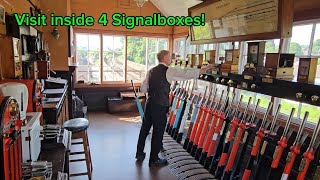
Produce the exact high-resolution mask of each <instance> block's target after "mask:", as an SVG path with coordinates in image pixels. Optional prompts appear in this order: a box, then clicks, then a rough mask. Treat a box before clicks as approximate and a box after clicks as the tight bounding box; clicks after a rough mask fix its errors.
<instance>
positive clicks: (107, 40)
mask: <svg viewBox="0 0 320 180" xmlns="http://www.w3.org/2000/svg"><path fill="white" fill-rule="evenodd" d="M124 62H125V37H117V36H103V81H124Z"/></svg>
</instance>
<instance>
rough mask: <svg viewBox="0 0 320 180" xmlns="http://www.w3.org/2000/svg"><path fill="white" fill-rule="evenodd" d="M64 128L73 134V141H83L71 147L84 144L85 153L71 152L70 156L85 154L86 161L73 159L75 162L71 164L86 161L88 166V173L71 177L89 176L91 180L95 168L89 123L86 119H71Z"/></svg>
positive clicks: (73, 143)
mask: <svg viewBox="0 0 320 180" xmlns="http://www.w3.org/2000/svg"><path fill="white" fill-rule="evenodd" d="M63 126H64V128H65V129H66V130H68V131H71V132H72V139H82V141H81V142H72V143H71V145H75V144H83V148H84V151H81V152H70V156H71V155H79V154H84V155H85V159H73V160H70V161H69V162H79V161H86V166H87V172H85V173H77V174H70V177H72V176H84V175H88V177H89V179H90V180H91V174H92V169H93V167H92V161H91V154H90V147H89V140H88V134H87V129H88V127H89V121H88V120H87V119H85V118H75V119H70V120H68V121H66V122H65V123H64V124H63Z"/></svg>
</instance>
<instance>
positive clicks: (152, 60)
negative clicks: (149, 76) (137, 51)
mask: <svg viewBox="0 0 320 180" xmlns="http://www.w3.org/2000/svg"><path fill="white" fill-rule="evenodd" d="M146 46H147V47H148V49H147V59H148V63H147V64H148V70H150V69H151V68H153V67H154V66H155V65H157V63H158V62H157V61H158V60H157V53H158V52H159V51H160V49H159V44H158V39H157V38H147V45H146Z"/></svg>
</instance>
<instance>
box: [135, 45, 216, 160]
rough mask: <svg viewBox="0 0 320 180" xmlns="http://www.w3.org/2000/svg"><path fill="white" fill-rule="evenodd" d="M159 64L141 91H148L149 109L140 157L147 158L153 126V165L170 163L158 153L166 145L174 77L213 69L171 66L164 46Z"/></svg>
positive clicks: (184, 77)
mask: <svg viewBox="0 0 320 180" xmlns="http://www.w3.org/2000/svg"><path fill="white" fill-rule="evenodd" d="M157 58H158V61H159V65H157V66H156V67H154V68H152V69H151V70H150V71H149V72H148V73H147V76H146V79H145V80H144V81H143V83H142V85H141V88H140V89H141V92H143V93H148V98H147V101H146V105H145V113H144V117H143V120H142V126H141V129H140V134H139V139H138V144H137V152H136V158H137V160H143V159H144V158H145V156H146V153H145V152H144V146H145V141H146V138H147V136H148V134H149V131H150V128H151V126H153V132H152V140H151V152H150V159H149V166H162V165H167V160H165V159H160V158H159V156H158V154H159V152H160V149H161V147H162V139H163V134H164V131H165V127H166V123H167V113H168V112H169V92H170V85H171V82H173V81H184V80H189V79H195V78H198V77H199V75H200V74H203V73H205V72H206V71H207V70H210V69H212V65H208V66H206V67H203V68H201V69H180V68H174V67H168V66H169V65H170V64H171V55H170V52H169V51H166V50H162V51H160V52H159V53H158V54H157Z"/></svg>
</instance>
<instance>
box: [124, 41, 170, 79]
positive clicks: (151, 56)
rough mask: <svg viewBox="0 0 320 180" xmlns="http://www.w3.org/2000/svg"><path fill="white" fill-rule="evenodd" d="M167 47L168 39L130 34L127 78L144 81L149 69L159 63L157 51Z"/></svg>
mask: <svg viewBox="0 0 320 180" xmlns="http://www.w3.org/2000/svg"><path fill="white" fill-rule="evenodd" d="M167 49H168V40H167V39H164V38H146V37H135V36H129V37H128V47H127V54H128V56H127V59H128V61H127V80H128V81H131V80H134V81H140V82H141V81H143V79H144V78H145V76H146V73H147V71H148V70H150V69H151V68H152V67H154V66H156V65H157V64H158V60H157V53H158V52H159V51H160V50H167Z"/></svg>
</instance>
